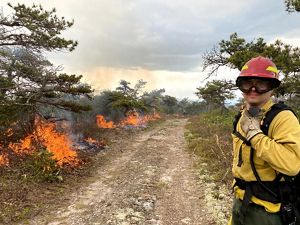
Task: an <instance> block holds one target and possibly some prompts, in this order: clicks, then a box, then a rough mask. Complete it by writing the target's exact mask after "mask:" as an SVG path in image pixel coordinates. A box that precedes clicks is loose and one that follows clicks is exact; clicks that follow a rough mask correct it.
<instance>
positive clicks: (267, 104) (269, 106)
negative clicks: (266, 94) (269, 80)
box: [262, 99, 274, 112]
mask: <svg viewBox="0 0 300 225" xmlns="http://www.w3.org/2000/svg"><path fill="white" fill-rule="evenodd" d="M272 105H274V102H273V101H272V99H270V100H269V101H267V102H266V103H265V104H264V105H263V107H262V110H263V111H264V112H267V111H269V110H270V108H271V107H272Z"/></svg>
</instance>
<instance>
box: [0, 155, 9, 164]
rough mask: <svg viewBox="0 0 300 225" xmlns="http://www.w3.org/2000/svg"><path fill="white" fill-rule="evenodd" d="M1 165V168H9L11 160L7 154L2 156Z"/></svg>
mask: <svg viewBox="0 0 300 225" xmlns="http://www.w3.org/2000/svg"><path fill="white" fill-rule="evenodd" d="M0 165H1V166H8V165H9V160H8V157H7V154H6V153H2V154H0Z"/></svg>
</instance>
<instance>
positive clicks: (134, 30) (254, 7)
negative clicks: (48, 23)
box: [12, 0, 300, 71]
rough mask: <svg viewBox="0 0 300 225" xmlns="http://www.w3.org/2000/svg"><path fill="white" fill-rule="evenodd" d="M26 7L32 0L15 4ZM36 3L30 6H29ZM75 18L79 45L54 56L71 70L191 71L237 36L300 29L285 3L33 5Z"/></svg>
mask: <svg viewBox="0 0 300 225" xmlns="http://www.w3.org/2000/svg"><path fill="white" fill-rule="evenodd" d="M12 2H23V3H26V4H28V3H29V2H30V1H29V0H18V1H17V0H14V1H12ZM31 2H32V1H31ZM34 2H39V3H41V4H42V5H44V6H45V7H47V8H52V7H56V8H57V10H58V14H59V15H61V16H65V17H66V18H70V19H72V18H74V20H75V25H74V26H73V28H71V29H70V30H69V31H68V32H66V33H65V36H66V37H68V38H72V39H75V40H78V41H79V46H78V48H77V49H76V50H75V51H74V52H72V53H69V54H63V53H55V54H50V58H52V59H53V60H54V62H55V63H58V64H63V65H65V66H66V68H68V70H74V71H75V70H89V69H90V68H94V67H114V68H135V67H141V68H145V69H148V70H169V71H192V70H195V68H197V67H199V65H200V64H201V55H202V54H203V53H204V52H205V51H207V50H210V49H211V48H212V46H213V45H214V44H217V43H218V42H219V41H220V40H221V39H228V37H229V35H230V34H231V33H233V32H238V33H239V34H240V35H241V36H243V37H246V38H247V39H249V40H252V39H254V38H257V37H259V36H262V37H265V38H266V39H267V40H269V39H274V38H275V37H277V36H282V34H283V33H287V32H289V31H290V30H292V29H296V28H299V27H300V20H299V17H300V14H290V15H289V14H287V13H286V12H285V11H284V5H283V0H280V1H273V0H266V1H259V0H248V1H240V0H228V1H218V0H186V1H183V0H181V1H176V0H164V1H160V0H112V1H105V0H89V1H71V0H65V1H58V0H53V1H42V0H39V1H34Z"/></svg>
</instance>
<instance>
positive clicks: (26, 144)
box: [8, 134, 35, 155]
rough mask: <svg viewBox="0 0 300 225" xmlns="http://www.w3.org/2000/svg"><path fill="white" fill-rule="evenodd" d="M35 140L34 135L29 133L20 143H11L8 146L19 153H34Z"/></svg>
mask: <svg viewBox="0 0 300 225" xmlns="http://www.w3.org/2000/svg"><path fill="white" fill-rule="evenodd" d="M33 140H34V136H33V135H32V134H29V135H28V136H27V137H25V138H24V139H23V140H21V141H20V142H19V143H9V145H8V147H9V148H11V149H12V150H13V151H14V153H16V154H17V155H24V154H25V155H28V154H32V153H33V152H34V151H35V148H33V147H32V145H33V144H32V142H33Z"/></svg>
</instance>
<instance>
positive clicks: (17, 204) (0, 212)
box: [0, 119, 164, 224]
mask: <svg viewBox="0 0 300 225" xmlns="http://www.w3.org/2000/svg"><path fill="white" fill-rule="evenodd" d="M163 120H164V119H160V120H158V121H152V122H150V123H149V124H148V126H147V127H146V128H143V129H128V130H125V129H118V128H117V129H102V130H97V132H91V133H92V134H93V135H92V136H91V137H92V138H95V139H97V140H105V141H106V144H107V146H108V147H106V148H104V149H101V150H99V151H84V152H78V155H79V158H80V160H81V161H82V164H81V165H80V166H78V167H75V168H71V167H68V166H65V167H63V168H55V170H54V171H52V172H53V173H52V174H50V177H48V176H47V177H46V178H45V177H43V176H36V171H34V169H32V168H34V167H32V166H31V164H32V158H30V157H27V158H26V157H25V158H22V159H16V160H13V162H12V163H11V164H10V165H9V166H6V167H0V224H14V223H22V224H26V220H27V219H30V218H32V217H34V216H36V215H38V214H43V213H45V212H48V211H51V210H54V209H55V208H57V206H58V205H59V206H63V205H67V203H68V200H70V194H69V193H72V192H73V191H75V190H77V189H78V188H79V187H81V186H83V185H84V184H85V183H86V181H87V180H88V179H89V178H90V177H92V176H93V174H94V172H95V171H96V169H97V168H99V166H101V164H102V163H104V160H105V158H104V157H102V156H100V157H99V156H98V155H97V153H98V152H101V151H111V149H110V148H109V145H110V144H111V143H113V142H115V141H117V140H120V139H124V138H129V137H131V136H132V135H135V134H136V133H137V132H143V130H147V129H151V127H154V126H159V124H160V123H161V122H162V121H163ZM48 175H49V174H48Z"/></svg>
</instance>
